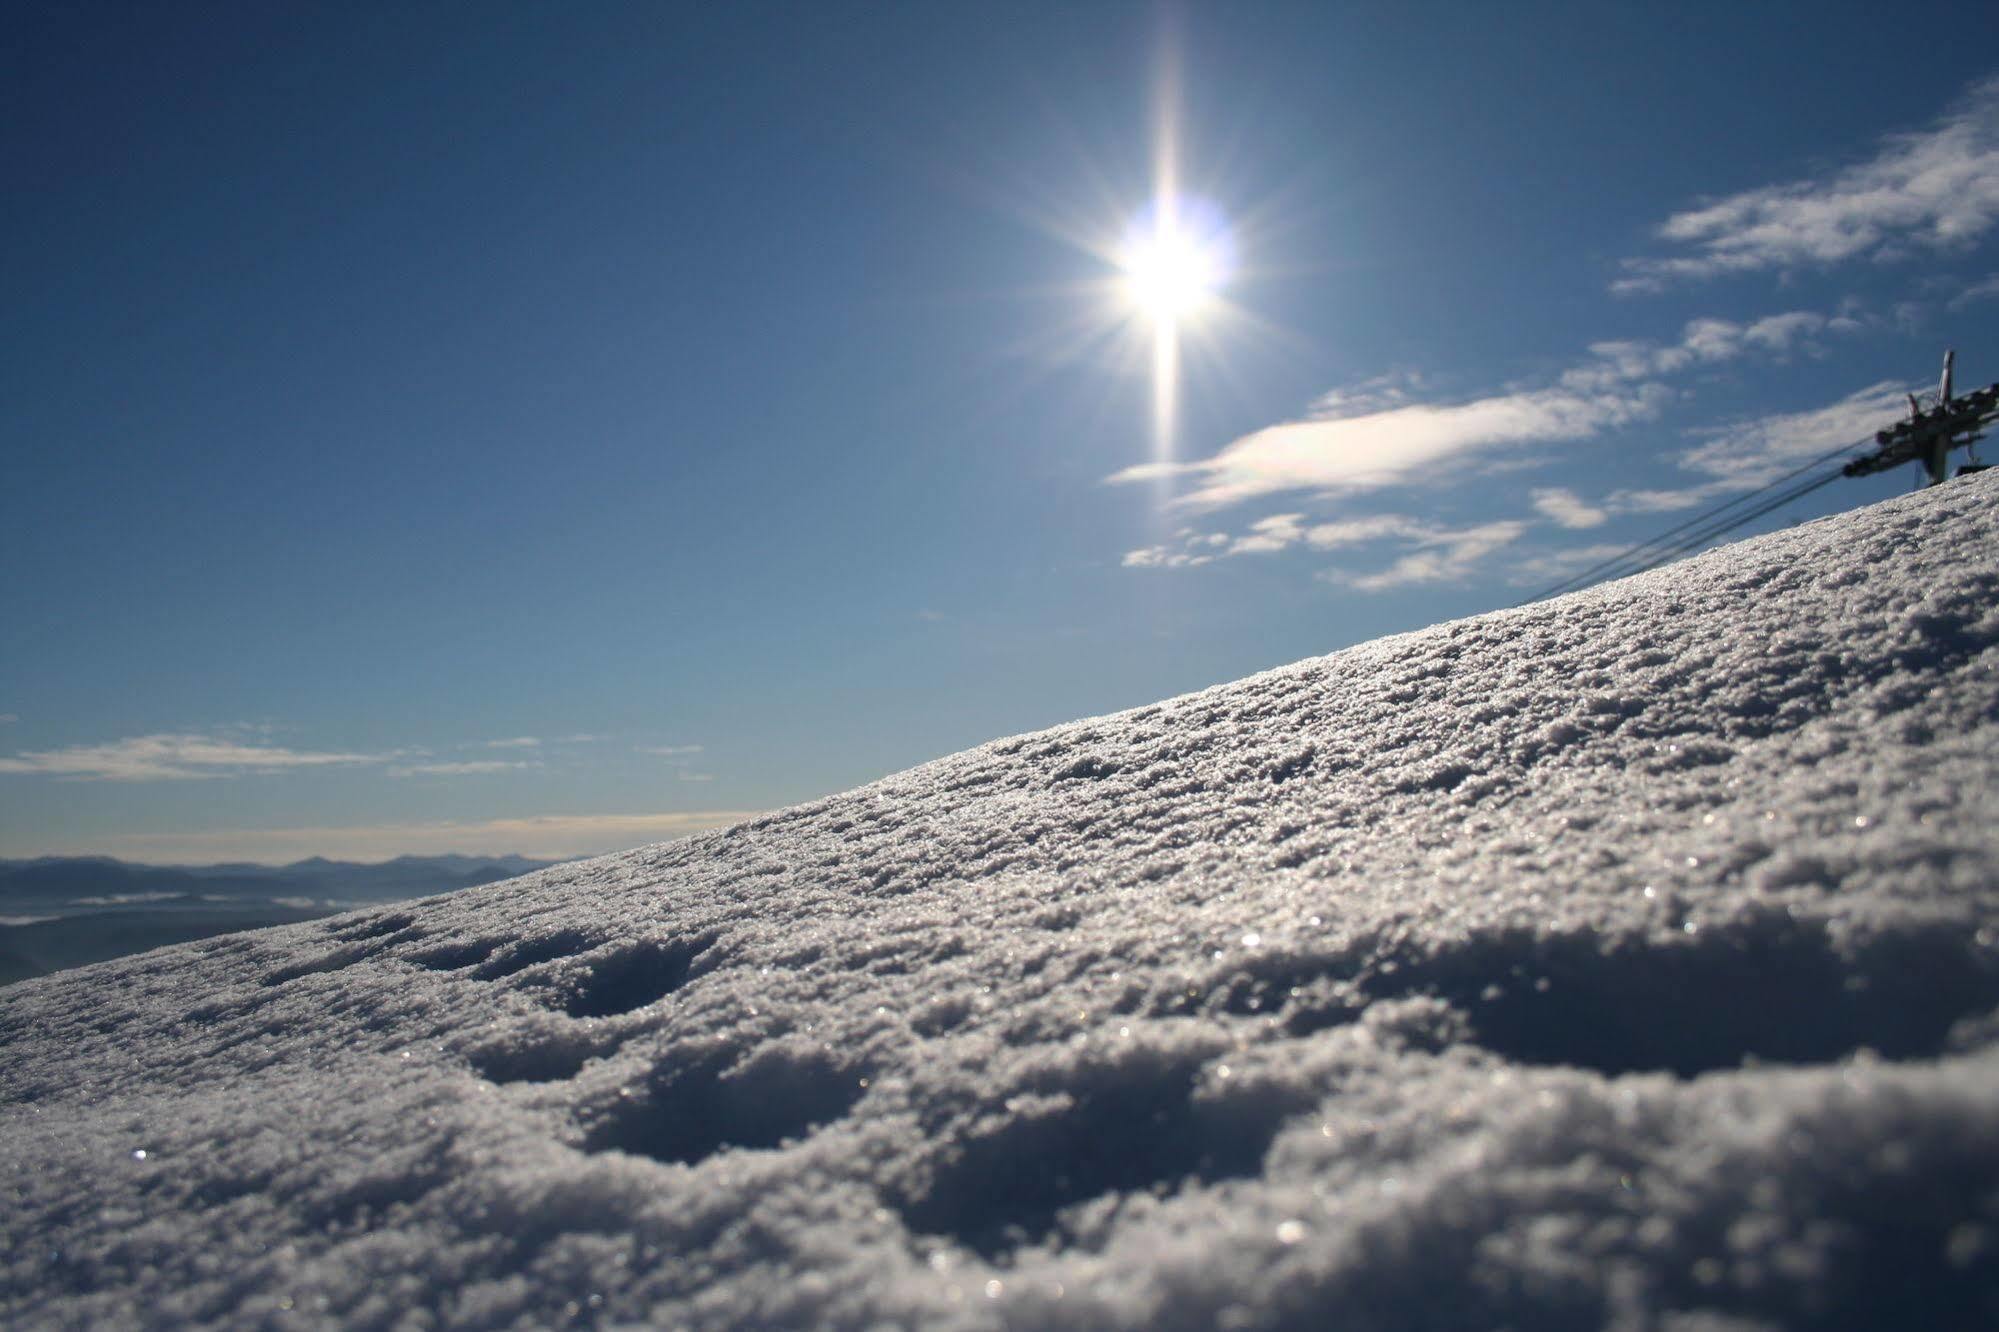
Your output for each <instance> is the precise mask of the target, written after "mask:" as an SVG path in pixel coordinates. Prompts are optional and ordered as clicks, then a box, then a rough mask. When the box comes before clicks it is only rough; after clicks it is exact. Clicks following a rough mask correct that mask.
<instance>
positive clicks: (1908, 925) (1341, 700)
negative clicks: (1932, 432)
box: [0, 474, 1999, 1328]
mask: <svg viewBox="0 0 1999 1332" xmlns="http://www.w3.org/2000/svg"><path fill="white" fill-rule="evenodd" d="M1995 506H1999V474H1987V475H1985V476H1982V477H1976V478H1968V479H1965V480H1962V481H1958V482H1954V483H1952V484H1950V485H1948V486H1944V487H1941V488H1939V489H1937V490H1934V491H1930V492H1925V493H1923V494H1921V495H1917V496H1911V497H1909V498H1907V499H1903V500H1897V501H1893V502H1890V503H1886V504H1882V505H1879V506H1876V507H1874V508H1871V509H1868V510H1865V511H1862V512H1859V513H1855V514H1851V515H1847V516H1845V517H1842V518H1837V519H1831V520H1827V521H1824V522H1820V523H1815V524H1812V525H1810V526H1807V527H1801V528H1796V529H1793V530H1791V531H1788V532H1784V533H1780V534H1778V535H1775V536H1771V537H1767V538H1763V539H1760V540H1756V541H1752V542H1747V543H1743V544H1741V545H1737V546H1733V547H1729V548H1727V549H1724V550H1720V551H1717V552H1714V553H1711V554H1709V555H1707V556H1704V557H1701V558H1699V559H1696V560H1693V561H1689V562H1687V563H1684V564H1681V565H1678V566H1674V567H1671V568H1667V569H1663V570H1659V571H1657V572H1654V573H1652V574H1648V575H1645V576H1643V577H1640V578H1637V579H1633V580H1629V581H1626V582H1622V583H1618V584H1614V585H1610V586H1606V587H1601V588H1597V589H1593V590H1589V591H1586V592H1582V593H1579V594H1576V595H1573V596H1570V597H1566V598H1563V599H1561V600H1559V601H1554V602H1549V603H1543V604H1539V605H1535V606H1531V607H1527V608H1525V609H1520V610H1513V611H1503V612H1499V613H1495V614H1490V615H1485V616H1481V617H1478V618H1475V619H1470V620H1465V621H1460V622H1457V623H1452V624H1446V625H1441V626H1438V627H1436V628H1433V629H1430V630H1426V631H1424V632H1421V633H1414V634H1407V635H1403V636H1399V637H1395V638H1389V639H1384V640H1381V641H1377V642H1373V643H1369V644H1366V645H1364V646H1361V647H1357V648H1353V649H1350V650H1348V651H1344V652H1340V653H1336V654H1334V655H1332V656H1329V657H1324V658H1319V659H1316V660H1312V661H1305V662H1301V663H1298V664H1297V665H1294V666H1289V667H1286V668H1284V669H1281V670H1275V671H1271V672H1268V673H1266V674H1263V675H1258V676H1255V677H1252V678H1250V679H1246V680H1242V681H1238V682H1236V683H1233V684H1229V685H1224V686H1221V687H1218V688H1215V689H1210V690H1208V691H1206V692H1203V693H1199V694H1194V695H1190V696H1188V697H1184V698H1178V699H1174V700H1171V701H1168V702H1165V703H1161V704H1158V705H1156V706H1153V707H1147V708H1141V709H1138V710H1137V711H1134V712H1128V713H1124V714H1120V715H1118V716H1113V717H1106V718H1099V719H1096V720H1091V721H1083V722H1078V723H1075V724H1073V725H1068V726H1062V727H1058V728H1056V729H1054V730H1051V731H1046V732H1043V733H1040V734H1037V735H1029V736H1022V737H1017V738H1013V739H1007V740H1001V741H997V742H995V743H992V744H989V745H986V746H984V747H982V748H979V749H974V750H971V751H969V752H967V753H963V754H959V755H955V756H953V757H950V758H946V759H941V760H939V761H937V762H934V763H930V764H927V765H925V766H923V767H920V768H916V769H914V770H912V771H909V772H905V773H902V774H899V775H897V776H893V777H889V778H887V779H885V780H883V781H880V782H877V783H875V784H874V785H871V786H867V787H863V788H861V789H859V790H856V791H852V792H849V793H846V794H844V795H839V796H835V797H832V798H829V799H826V800H821V801H818V802H816V803H813V804H810V805H805V806H801V807H798V808H795V809H790V810H786V811H783V812H781V813H777V814H773V815H771V816H768V817H765V818H761V819H757V820H754V821H752V822H749V823H745V824H742V825H739V826H737V827H734V828H731V829H728V830H725V831H721V832H717V833H713V834H709V835H704V836H698V837H693V838H689V839H687V840H684V841H680V842H674V843H670V844H665V845H661V846H654V847H647V848H643V849H640V850H637V851H633V852H629V853H626V854H623V855H617V856H610V857H605V858H603V859H599V860H595V861H589V862H584V863H580V864H571V865H563V866H559V867H556V868H554V869H550V870H547V871H544V872H542V873H538V874H534V875H531V876H528V877H526V878H521V879H516V880H512V881H509V882H506V883H503V884H497V885H493V886H490V887H485V888H475V889H470V890H467V891H465V892H461V893H457V894H454V895H450V896H446V897H439V898H434V899H430V900H426V901H423V902H417V903H413V904H405V905H402V906H398V907H395V908H393V909H387V910H383V909H378V910H375V911H371V912H366V913H359V914H352V915H348V916H343V917H337V918H333V919H330V920H326V921H319V922H314V923H310V924H304V925H298V926H290V927H284V928H280V929H275V930H268V931H261V932H257V933H253V934H245V935H235V936H230V937H227V938H223V939H215V940H209V941H206V942H203V943H199V944H192V945H187V946H182V947H176V948H170V949H164V950H160V951H157V952H154V953H150V954H147V955H145V956H142V957H137V958H129V959H123V960H120V961H115V962H108V963H104V964H100V965H97V966H94V967H90V968H86V969H84V970H81V971H77V972H71V973H67V974H65V975H60V976H53V977H48V978H45V979H40V980H34V981H29V982H26V983H23V984H21V985H19V986H17V987H14V988H12V989H10V990H7V991H6V992H4V993H0V1041H4V1045H0V1101H4V1109H0V1161H4V1166H5V1172H6V1175H5V1177H6V1180H7V1186H8V1188H9V1189H10V1190H11V1196H10V1197H9V1199H8V1201H7V1205H6V1206H5V1207H4V1208H0V1255H4V1256H0V1263H4V1269H5V1281H4V1283H3V1284H0V1319H4V1321H5V1322H6V1323H8V1324H9V1325H12V1326H70V1325H89V1326H117V1325H166V1324H181V1323H185V1322H203V1321H206V1322H219V1323H230V1324H251V1325H262V1326H272V1327H288V1326H315V1325H323V1324H325V1323H327V1322H328V1321H333V1320H337V1321H339V1322H341V1323H344V1324H350V1325H354V1326H375V1325H398V1326H411V1327H421V1326H427V1325H433V1324H435V1325H461V1326H462V1325H478V1326H493V1325H506V1324H521V1325H532V1326H551V1325H562V1324H565V1323H574V1324H578V1325H614V1324H631V1323H654V1324H660V1325H667V1326H674V1325H687V1326H722V1325H754V1326H784V1325H810V1326H826V1327H856V1328H859V1327H889V1326H897V1325H902V1326H918V1325H921V1326H925V1327H1036V1326H1051V1325H1059V1326H1072V1327H1105V1328H1109V1327H1131V1328H1207V1327H1242V1328H1250V1327H1258V1328H1280V1327H1281V1328H1321V1327H1329V1326H1338V1327H1342V1328H1389V1327H1398V1328H1399V1327H1435V1328H1461V1327H1475V1326H1491V1325H1498V1324H1512V1325H1515V1326H1534V1327H1556V1328H1559V1327H1596V1326H1604V1325H1613V1326H1618V1327H1628V1328H1639V1327H1659V1328H1685V1327H1713V1328H1724V1327H1725V1328H1746V1327H1755V1326H1766V1325H1768V1326H1886V1325H1891V1324H1894V1325H1906V1326H1930V1327H1936V1326H1960V1325H1980V1324H1983V1325H1991V1324H1992V1322H1993V1321H1994V1319H1995V1318H1999V1012H1995V1006H1999V911H1995V907H1996V906H1999V888H1996V887H1995V884H1999V874H1996V873H1995V870H1999V834H1995V832H1994V827H1993V820H1992V814H1993V811H1992V809H1991V808H1990V803H1991V797H1992V794H1993V792H1994V791H1995V790H1999V782H1995V765H1999V610H1995V608H1994V592H1995V589H1999V554H1996V553H1995V545H1994V539H1995V536H1999V507H1995Z"/></svg>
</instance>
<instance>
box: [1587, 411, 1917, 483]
mask: <svg viewBox="0 0 1999 1332" xmlns="http://www.w3.org/2000/svg"><path fill="white" fill-rule="evenodd" d="M1907 393H1908V386H1907V385H1905V384H1899V383H1896V382H1894V381H1892V380H1884V381H1883V382H1881V383H1879V384H1871V385H1869V386H1868V387H1866V388H1864V389H1860V390H1858V391H1857V392H1854V393H1850V394H1848V395H1847V396H1846V397H1844V398H1841V399H1839V400H1838V401H1837V402H1832V403H1828V404H1826V405H1825V406H1823V407H1812V408H1807V409H1806V410H1804V411H1797V412H1775V413H1771V414H1769V415H1766V416H1755V417H1749V418H1746V419H1743V420H1739V421H1731V422H1727V423H1725V424H1722V425H1718V426H1704V427H1702V428H1700V429H1698V430H1694V431H1691V432H1689V433H1690V434H1691V436H1692V437H1693V438H1695V439H1697V440H1699V441H1700V442H1699V443H1698V444H1696V445H1695V446H1694V447H1693V448H1691V449H1687V450H1685V451H1684V452H1682V453H1680V454H1679V455H1678V456H1677V457H1675V458H1674V461H1675V462H1677V463H1678V464H1679V465H1680V466H1681V467H1683V468H1685V469H1686V470H1687V471H1689V472H1693V473H1697V474H1699V475H1700V476H1702V477H1704V478H1705V479H1703V480H1701V481H1699V482H1697V483H1695V484H1693V485H1690V486H1683V487H1678V488H1670V487H1669V488H1661V489H1638V490H1615V491H1612V492H1611V493H1610V494H1609V495H1607V496H1605V497H1604V498H1603V499H1602V500H1601V501H1599V503H1600V504H1601V505H1602V507H1603V508H1604V509H1606V510H1607V511H1608V512H1610V513H1612V514H1627V513H1673V512H1676V511H1679V510H1684V509H1691V508H1693V507H1695V506H1696V505H1700V504H1705V503H1707V502H1708V501H1709V500H1713V499H1717V498H1719V497H1720V496H1723V495H1731V494H1738V493H1740V492H1743V491H1747V490H1755V489H1757V488H1758V487H1760V486H1765V485H1768V484H1769V483H1770V482H1772V481H1775V480H1776V479H1777V478H1779V477H1781V476H1783V475H1784V474H1786V473H1788V472H1791V471H1794V470H1796V469H1797V468H1798V467H1801V466H1803V465H1804V464H1806V463H1808V462H1810V461H1811V460H1812V459H1814V458H1818V457H1821V456H1823V455H1825V454H1826V453H1829V452H1831V451H1832V450H1834V449H1836V448H1837V447H1838V446H1840V445H1841V444H1848V443H1859V442H1861V441H1864V440H1866V439H1868V438H1870V437H1871V436H1872V435H1873V434H1874V432H1875V431H1877V430H1879V429H1881V428H1882V427H1883V426H1886V425H1889V424H1891V423H1892V422H1894V421H1896V420H1899V419H1900V418H1901V417H1903V416H1905V415H1907V414H1908V397H1907Z"/></svg>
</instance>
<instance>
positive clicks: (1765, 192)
mask: <svg viewBox="0 0 1999 1332" xmlns="http://www.w3.org/2000/svg"><path fill="white" fill-rule="evenodd" d="M1995 221H1999V77H1994V78H1987V79H1985V80H1983V81H1981V82H1979V83H1978V84H1975V85H1974V86H1973V87H1972V88H1971V89H1970V90H1969V91H1968V92H1967V93H1966V94H1965V96H1964V97H1963V98H1962V99H1960V101H1959V103H1958V104H1957V106H1956V107H1955V108H1954V109H1953V110H1952V111H1951V112H1950V113H1949V114H1948V115H1946V116H1945V117H1944V118H1943V119H1942V120H1940V121H1938V122H1937V123H1936V124H1935V125H1933V126H1931V127H1930V128H1929V129H1926V130H1922V131H1918V132H1915V133H1909V134H1898V135H1895V136H1893V137H1891V138H1888V139H1886V140H1884V141H1883V142H1882V143H1881V145H1880V146H1879V147H1878V148H1877V149H1876V150H1875V152H1874V154H1873V155H1872V156H1871V157H1869V158H1867V159H1866V160H1865V161H1861V162H1856V163H1853V164H1850V165H1848V166H1845V167H1842V168H1839V169H1837V170H1834V171H1831V172H1828V173H1825V174H1822V175H1819V176H1813V177H1807V178H1805V179H1801V180H1794V181H1790V182H1787V183H1785V184H1781V185H1769V186H1764V187H1762V188H1759V189H1754V190H1746V191H1744V192H1742V193H1740V194H1734V195H1730V196H1728V197H1727V198H1724V199H1717V200H1714V201H1712V202H1709V203H1705V204H1702V205H1701V206H1700V207H1697V208H1691V209H1688V210H1686V211H1684V212H1680V213H1675V214H1674V215H1673V216H1671V217H1669V218H1668V219H1666V221H1665V222H1664V223H1663V224H1662V225H1661V226H1660V227H1659V229H1658V236H1659V238H1660V239H1661V240H1663V241H1665V242H1667V243H1668V244H1669V245H1671V246H1674V247H1677V248H1678V249H1680V250H1682V251H1683V253H1679V254H1674V255H1668V256H1664V257H1657V256H1652V257H1640V258H1633V259H1627V260H1626V261H1625V263H1624V269H1625V274H1626V275H1625V276H1624V277H1623V278H1621V279H1619V280H1618V281H1617V282H1615V283H1613V284H1612V288H1613V290H1616V291H1620V292H1647V291H1658V290H1661V289H1663V288H1664V287H1665V286H1666V285H1667V284H1668V283H1670V282H1673V281H1676V280H1697V279H1703V278H1711V277H1715V276H1718V275H1720V274H1725V273H1747V272H1755V271H1759V270H1764V269H1780V270H1781V269H1789V268H1801V267H1807V266H1813V265H1830V264H1837V263H1842V262H1846V261H1850V260H1862V261H1875V262H1885V261H1890V260H1896V259H1900V258H1903V257H1905V256H1907V255H1909V254H1911V253H1913V252H1915V251H1918V250H1950V249H1957V248H1961V247H1964V246H1966V245H1968V244H1969V243H1970V242H1972V241H1973V240H1975V239H1977V238H1978V237H1980V236H1982V235H1984V234H1985V233H1986V232H1987V231H1989V230H1990V229H1991V228H1992V226H1993V224H1994V222H1995Z"/></svg>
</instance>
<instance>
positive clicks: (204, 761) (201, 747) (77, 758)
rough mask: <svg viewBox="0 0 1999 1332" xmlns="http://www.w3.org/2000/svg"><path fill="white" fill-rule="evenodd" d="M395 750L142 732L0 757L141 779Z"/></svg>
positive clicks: (317, 764)
mask: <svg viewBox="0 0 1999 1332" xmlns="http://www.w3.org/2000/svg"><path fill="white" fill-rule="evenodd" d="M395 757H397V755H395V754H351V753H342V752H327V751H312V750H297V749H285V748H282V747H279V746H276V745H259V744H245V743H243V742H241V741H238V740H232V739H226V738H222V737H217V736H205V735H139V736H132V737H130V738H128V739H124V740H114V741H112V742H111V743H109V744H103V745H71V746H69V747H68V748H65V749H45V750H28V751H24V752H22V753H19V754H16V755H14V756H13V757H12V758H0V773H7V772H15V773H34V774H40V775H45V776H52V777H58V778H66V779H69V780H72V781H112V782H138V781H161V780H186V779H191V778H202V777H240V776H244V775H246V774H252V773H274V772H285V771H289V770H293V769H298V768H322V767H337V766H343V765H351V764H366V763H382V762H386V761H388V760H390V759H393V758H395Z"/></svg>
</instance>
